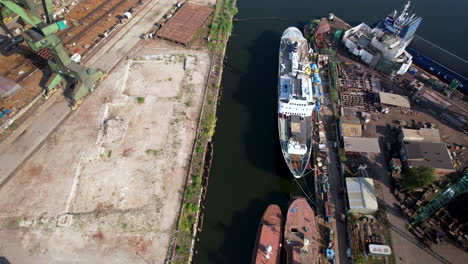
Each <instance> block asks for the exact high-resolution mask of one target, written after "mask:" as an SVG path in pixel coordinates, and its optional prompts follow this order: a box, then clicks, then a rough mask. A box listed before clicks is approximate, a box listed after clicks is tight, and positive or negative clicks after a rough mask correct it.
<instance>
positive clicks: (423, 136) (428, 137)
mask: <svg viewBox="0 0 468 264" xmlns="http://www.w3.org/2000/svg"><path fill="white" fill-rule="evenodd" d="M401 130H402V132H403V140H404V141H428V142H436V143H440V134H439V129H435V128H421V129H409V128H402V129H401Z"/></svg>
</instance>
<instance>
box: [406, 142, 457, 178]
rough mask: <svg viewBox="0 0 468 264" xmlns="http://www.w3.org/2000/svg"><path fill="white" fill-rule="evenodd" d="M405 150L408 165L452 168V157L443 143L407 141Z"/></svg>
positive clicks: (443, 168)
mask: <svg viewBox="0 0 468 264" xmlns="http://www.w3.org/2000/svg"><path fill="white" fill-rule="evenodd" d="M405 150H406V157H407V158H408V161H409V165H410V167H420V166H427V167H432V168H434V169H439V170H440V169H442V170H450V171H451V170H453V164H452V158H451V157H450V155H449V153H448V150H447V147H446V146H445V144H443V143H433V142H422V141H419V142H418V141H407V142H405Z"/></svg>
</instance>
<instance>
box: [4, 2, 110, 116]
mask: <svg viewBox="0 0 468 264" xmlns="http://www.w3.org/2000/svg"><path fill="white" fill-rule="evenodd" d="M41 2H42V10H43V11H44V15H45V17H46V21H43V20H42V19H40V18H39V16H38V13H39V12H38V9H39V6H38V5H37V4H35V3H34V1H33V0H0V7H2V6H3V7H6V8H7V9H9V10H10V11H12V12H14V13H16V14H17V15H18V16H20V17H21V18H22V19H23V20H24V21H25V22H26V23H28V24H30V25H31V26H32V28H31V29H29V30H27V31H25V39H26V42H27V43H28V45H29V46H30V47H31V48H32V49H33V50H36V51H37V50H40V49H42V48H46V49H48V50H49V51H50V53H51V54H52V55H53V59H51V60H49V61H48V64H49V66H50V67H51V69H52V70H53V71H54V72H55V73H56V75H55V76H54V77H52V78H51V80H49V82H48V83H49V85H48V87H47V92H50V91H53V90H55V87H56V86H57V85H58V84H59V83H60V81H61V80H62V79H64V78H66V77H67V78H68V79H71V80H75V81H77V85H76V86H75V87H74V89H73V91H72V92H71V93H66V94H67V95H68V97H69V99H70V101H71V102H70V103H71V105H72V106H73V107H75V106H76V105H77V104H79V103H80V102H81V99H82V98H83V97H84V96H86V95H87V94H89V93H90V92H92V91H93V90H94V87H95V85H96V83H97V82H98V81H99V80H100V78H101V77H102V76H103V75H104V73H103V72H102V71H101V70H99V69H94V68H86V67H84V66H82V65H80V64H78V63H76V62H74V61H72V60H71V59H70V56H69V55H68V52H67V50H66V49H65V47H64V46H63V44H62V40H61V39H60V38H59V37H58V36H57V35H56V33H57V32H59V31H60V30H63V29H65V28H67V24H66V21H65V20H64V19H61V20H56V21H55V20H54V19H53V7H52V0H41Z"/></svg>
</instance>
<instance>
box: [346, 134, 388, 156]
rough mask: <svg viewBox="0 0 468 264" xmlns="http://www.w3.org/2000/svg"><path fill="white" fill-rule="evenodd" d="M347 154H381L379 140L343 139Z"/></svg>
mask: <svg viewBox="0 0 468 264" xmlns="http://www.w3.org/2000/svg"><path fill="white" fill-rule="evenodd" d="M343 141H344V150H345V153H350V154H351V153H380V146H379V139H378V138H359V137H343Z"/></svg>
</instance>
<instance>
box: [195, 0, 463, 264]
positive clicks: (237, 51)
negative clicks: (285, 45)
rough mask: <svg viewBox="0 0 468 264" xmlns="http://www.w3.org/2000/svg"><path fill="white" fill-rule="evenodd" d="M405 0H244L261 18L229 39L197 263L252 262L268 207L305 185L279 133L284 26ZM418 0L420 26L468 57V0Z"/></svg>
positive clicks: (245, 10) (354, 14) (247, 13)
mask: <svg viewBox="0 0 468 264" xmlns="http://www.w3.org/2000/svg"><path fill="white" fill-rule="evenodd" d="M405 2H406V1H402V0H395V1H383V0H327V1H322V0H238V3H237V6H238V9H239V14H238V15H237V16H236V18H238V19H244V18H255V19H252V20H243V21H238V22H235V25H234V31H233V34H232V37H231V39H230V41H229V44H228V47H227V54H226V65H225V70H224V75H223V80H222V88H223V93H222V97H221V105H220V106H219V110H218V123H217V127H216V134H215V136H214V143H215V145H214V158H213V163H212V167H211V174H210V179H209V187H208V193H207V198H206V200H205V202H204V203H203V205H204V209H203V213H204V219H203V230H202V232H201V233H199V236H198V242H197V243H196V254H195V256H194V263H196V264H205V263H233V264H243V263H250V258H251V254H252V250H253V244H254V241H255V237H256V232H257V227H258V222H259V220H260V217H261V215H262V213H263V211H264V210H265V208H266V207H267V206H268V204H271V203H276V204H279V205H280V206H282V208H285V207H286V206H287V201H288V199H289V197H290V194H291V193H292V192H297V191H298V190H297V189H298V188H297V184H296V183H295V182H294V181H293V180H292V177H291V176H290V174H289V172H288V169H287V167H286V165H285V164H284V160H283V157H282V156H281V153H280V147H279V144H278V140H277V135H278V134H277V126H276V115H275V108H276V102H275V94H276V77H277V64H278V62H277V60H278V58H277V55H278V47H279V39H280V37H281V34H282V32H283V31H284V30H285V29H286V28H287V27H288V26H297V27H301V26H302V25H303V24H304V23H305V22H306V21H308V20H309V19H310V18H311V17H319V16H326V15H327V14H328V13H329V12H333V13H335V15H337V16H339V17H340V18H342V19H344V20H345V21H347V22H348V23H350V24H352V25H353V24H358V23H360V22H361V21H362V22H367V23H372V22H375V21H376V20H378V19H381V18H383V17H385V16H386V15H387V14H388V13H390V12H391V11H392V10H394V9H397V10H400V9H401V7H402V5H403V4H404V3H405ZM413 3H415V5H414V12H416V14H417V15H419V16H422V17H423V22H422V24H421V26H420V27H419V29H418V31H417V34H418V35H420V36H422V37H423V38H425V39H427V40H429V41H431V42H433V43H435V44H437V45H439V46H441V47H443V48H445V49H447V50H449V51H451V52H452V53H455V54H457V55H458V56H460V57H462V58H467V57H468V49H466V44H465V42H466V41H468V23H467V22H466V19H467V18H468V17H467V15H466V10H468V1H466V0H446V1H436V0H418V1H413ZM265 17H277V18H278V19H271V18H269V19H266V18H265ZM261 18H265V19H261ZM306 191H307V190H306Z"/></svg>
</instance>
